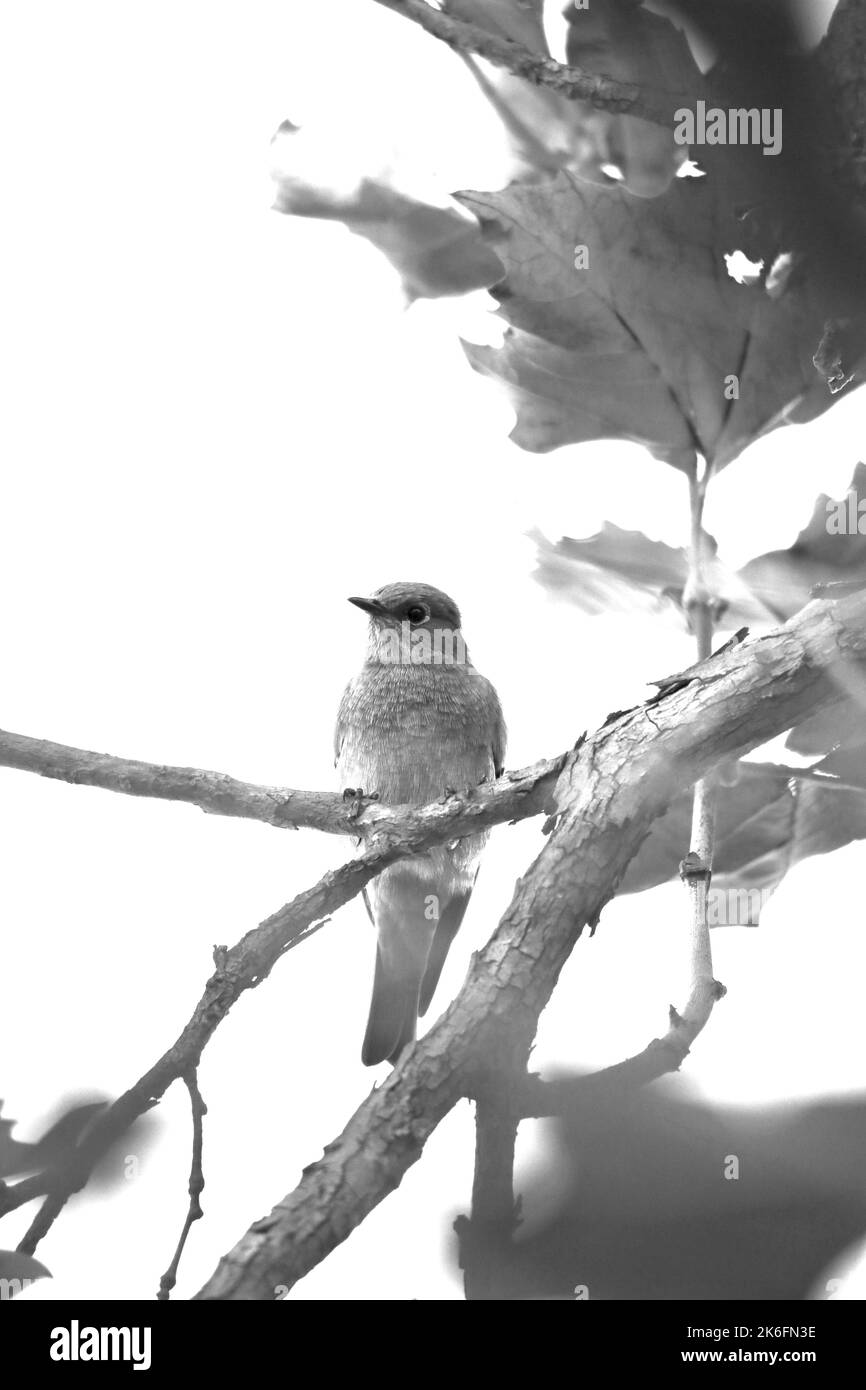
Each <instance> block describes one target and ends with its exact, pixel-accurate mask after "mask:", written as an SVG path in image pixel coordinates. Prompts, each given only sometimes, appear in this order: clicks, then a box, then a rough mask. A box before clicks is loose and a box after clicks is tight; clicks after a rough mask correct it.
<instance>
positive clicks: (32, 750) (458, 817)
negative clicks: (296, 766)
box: [0, 730, 562, 843]
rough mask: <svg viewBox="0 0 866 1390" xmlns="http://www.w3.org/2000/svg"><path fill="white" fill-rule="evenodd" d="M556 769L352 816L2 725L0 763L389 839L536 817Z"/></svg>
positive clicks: (550, 764) (284, 824)
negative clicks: (425, 803)
mask: <svg viewBox="0 0 866 1390" xmlns="http://www.w3.org/2000/svg"><path fill="white" fill-rule="evenodd" d="M561 766H562V758H561V757H560V758H547V759H542V760H541V761H540V762H538V763H535V764H534V765H533V766H532V767H528V768H524V769H522V770H521V771H518V772H507V773H505V774H504V775H503V776H502V777H500V778H499V779H498V780H497V781H496V782H490V783H484V784H482V785H481V786H479V787H477V788H475V787H473V788H469V789H467V790H466V792H465V794H463V795H455V796H452V797H448V798H447V799H445V800H443V801H438V802H434V803H433V804H432V805H430V806H420V807H419V806H381V805H379V804H378V803H376V802H370V803H365V804H364V809H363V810H362V811H361V814H360V815H356V814H355V813H354V809H353V806H352V805H350V804H349V803H347V802H346V800H345V799H344V797H343V796H341V794H340V793H339V792H318V791H295V790H293V789H292V788H290V787H266V786H257V785H256V784H255V783H254V782H240V781H238V780H237V778H235V777H229V776H227V775H226V774H225V773H223V772H208V771H205V770H203V769H201V768H195V767H168V766H164V765H161V764H159V763H143V762H138V761H136V760H133V759H129V758H116V757H113V756H112V755H111V754H109V753H92V752H90V751H88V750H87V749H84V748H71V747H68V746H67V745H66V744H63V743H50V742H48V740H47V739H39V738H28V737H27V736H26V735H24V734H12V733H7V732H5V731H4V730H0V767H11V768H15V769H17V770H18V771H21V772H35V773H37V774H38V775H39V776H40V777H50V778H53V779H54V780H55V781H60V782H71V783H73V785H75V786H80V787H101V788H102V789H103V790H104V791H113V792H123V793H124V794H125V795H127V796H145V797H153V798H155V799H157V800H159V801H183V802H187V803H188V804H190V805H193V806H198V807H199V809H200V810H202V811H206V812H207V813H208V814H210V815H215V816H237V817H240V818H242V819H245V820H258V821H263V822H264V823H265V824H266V825H273V826H277V827H278V828H280V829H282V830H285V829H292V830H297V829H301V828H304V829H309V830H322V831H325V832H326V833H327V834H329V835H355V836H364V837H365V838H369V837H370V836H371V835H374V834H381V833H384V832H385V831H387V832H388V833H389V835H390V836H391V838H392V839H393V838H400V837H402V836H405V835H408V836H410V837H411V836H413V835H415V834H416V833H417V832H418V831H419V830H420V829H422V827H427V828H430V827H433V826H434V825H435V826H437V827H439V826H441V828H442V832H443V833H442V839H443V840H445V839H455V838H459V837H460V835H469V834H476V833H477V832H478V831H479V830H483V829H486V828H487V827H489V826H492V825H499V824H501V823H502V822H503V821H508V820H523V819H524V818H525V817H526V816H537V815H539V814H540V812H541V811H543V810H544V804H545V798H546V797H547V796H549V794H550V790H551V788H552V787H553V785H554V782H555V781H556V777H557V775H558V773H559V771H560V769H561ZM464 826H465V829H464V828H462V827H464ZM446 832H447V833H446ZM439 843H441V841H440V842H439Z"/></svg>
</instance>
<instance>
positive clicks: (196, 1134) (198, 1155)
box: [156, 1067, 207, 1303]
mask: <svg viewBox="0 0 866 1390" xmlns="http://www.w3.org/2000/svg"><path fill="white" fill-rule="evenodd" d="M183 1079H184V1082H185V1084H186V1089H187V1090H188V1091H189V1100H190V1108H191V1110H192V1164H191V1166H190V1170H189V1208H188V1210H187V1213H186V1220H185V1221H184V1223H183V1230H182V1231H181V1233H180V1239H179V1240H178V1242H177V1249H176V1250H175V1252H174V1259H173V1260H172V1262H171V1264H170V1265H169V1267H168V1269H167V1270H166V1271H165V1274H163V1276H162V1278H161V1279H160V1281H159V1292H158V1293H157V1295H156V1297H157V1300H158V1301H159V1302H160V1303H167V1302H168V1299H169V1295H170V1294H171V1291H172V1289H173V1288H174V1286H175V1284H176V1283H177V1271H178V1267H179V1265H180V1260H181V1256H182V1255H183V1248H184V1246H185V1245H186V1238H187V1236H188V1235H189V1233H190V1229H191V1227H192V1223H193V1222H194V1221H200V1220H201V1218H202V1216H203V1215H204V1212H203V1211H202V1209H201V1194H202V1192H203V1191H204V1172H203V1170H202V1161H201V1160H202V1121H203V1120H204V1117H205V1115H206V1114H207V1106H206V1105H205V1103H204V1101H203V1099H202V1094H201V1091H200V1090H199V1088H198V1073H197V1071H196V1068H195V1067H193V1068H191V1069H190V1070H189V1071H185V1072H184V1074H183Z"/></svg>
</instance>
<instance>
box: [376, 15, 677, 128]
mask: <svg viewBox="0 0 866 1390" xmlns="http://www.w3.org/2000/svg"><path fill="white" fill-rule="evenodd" d="M376 3H377V4H379V5H384V6H385V8H386V9H388V10H393V11H394V13H395V14H399V15H402V16H403V18H404V19H409V20H412V21H413V22H414V23H415V24H419V25H420V26H421V28H422V29H426V31H427V33H428V34H432V35H433V37H434V38H437V39H441V41H442V42H443V43H446V44H447V45H448V47H449V48H453V49H455V50H456V51H457V52H458V53H475V54H477V56H478V57H479V58H485V59H486V60H487V62H488V63H493V64H494V66H495V67H499V68H505V69H507V71H508V72H512V73H514V75H515V76H516V77H523V78H525V79H526V81H527V82H531V83H533V84H534V85H535V86H536V87H547V88H548V89H549V90H550V91H552V92H558V93H559V95H560V96H564V97H568V98H569V99H571V100H579V101H588V102H590V104H591V105H593V106H598V107H602V108H603V109H604V110H606V111H615V112H620V113H623V114H625V115H629V116H643V117H644V119H646V120H649V121H654V122H656V124H658V125H666V126H670V125H672V124H673V115H674V112H675V111H676V109H677V108H678V107H680V106H683V105H684V104H687V103H688V102H689V100H693V99H694V94H692V97H691V98H690V97H689V94H688V93H687V92H684V91H671V92H662V91H658V92H649V91H646V90H644V89H643V88H641V87H639V86H638V84H637V83H635V82H619V81H617V80H616V79H615V78H613V77H607V76H605V75H604V74H595V73H590V72H587V71H586V70H585V69H584V68H577V67H568V66H566V64H564V63H557V62H556V61H555V60H554V59H553V58H549V57H546V56H545V55H544V54H539V53H533V52H531V51H530V50H529V49H528V48H524V47H523V45H522V44H519V43H514V42H513V40H511V39H505V38H501V37H500V36H499V35H497V34H491V33H490V32H489V31H488V30H487V29H482V28H480V27H479V26H478V25H477V24H468V23H466V22H465V21H464V20H461V19H452V18H451V16H450V15H447V14H443V12H442V11H441V10H435V9H433V7H432V6H431V5H428V4H426V3H425V0H376Z"/></svg>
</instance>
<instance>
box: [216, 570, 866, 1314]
mask: <svg viewBox="0 0 866 1390" xmlns="http://www.w3.org/2000/svg"><path fill="white" fill-rule="evenodd" d="M864 678H866V595H863V594H859V595H856V596H853V597H851V598H848V599H845V600H842V601H840V602H839V603H838V604H833V603H826V602H821V603H813V604H810V605H809V607H808V608H806V609H804V610H803V611H802V613H800V614H798V615H797V616H796V617H795V618H794V619H792V621H791V622H790V623H789V624H788V625H787V626H786V627H784V628H781V629H779V630H777V631H775V632H771V633H769V634H767V635H766V636H761V637H757V638H754V639H752V640H750V641H747V642H744V643H743V644H742V645H739V646H736V647H734V648H733V649H729V650H723V651H722V652H721V653H719V654H718V655H716V656H715V657H713V658H711V659H710V660H709V661H708V662H706V663H705V664H704V665H703V666H702V667H701V668H700V670H699V672H698V674H697V677H696V678H694V679H692V680H691V681H690V682H689V683H688V684H687V685H686V686H685V687H677V686H673V687H671V689H670V690H669V691H668V693H666V694H663V695H662V696H661V697H660V698H659V699H658V700H657V701H656V702H655V703H654V704H653V706H652V714H651V716H650V711H649V709H648V708H647V707H640V708H638V709H636V710H632V711H629V712H628V713H626V714H624V715H622V716H621V717H620V718H618V719H617V720H615V721H613V722H612V723H611V724H609V725H607V726H605V727H604V728H603V729H601V730H600V731H599V732H598V733H597V734H595V735H594V736H593V737H592V738H591V739H590V740H588V741H586V742H585V743H584V744H583V745H582V746H580V747H579V748H577V749H576V750H575V751H574V752H573V753H572V755H571V756H570V757H569V759H568V760H567V762H566V764H565V767H564V769H563V771H562V774H561V776H560V778H559V780H558V784H557V788H556V791H555V794H554V796H555V801H556V804H557V805H558V807H559V808H560V814H559V816H558V818H557V824H556V827H555V829H554V830H553V832H552V833H551V835H550V837H549V839H548V841H547V843H546V845H545V848H544V849H543V850H542V852H541V854H540V855H539V857H538V858H537V859H536V860H535V862H534V864H533V865H532V866H531V867H530V868H529V870H528V871H527V873H526V874H525V876H524V877H523V878H522V879H520V880H519V882H518V884H517V887H516V890H515V894H514V897H513V899H512V902H511V905H510V906H509V908H508V910H507V911H506V913H505V915H504V917H503V918H502V921H501V922H500V924H499V926H498V928H497V930H496V931H495V932H494V934H493V936H492V938H491V940H490V941H489V943H488V944H487V946H486V947H485V948H484V949H483V950H482V951H481V952H479V953H478V955H476V956H475V957H474V958H473V962H472V965H471V968H470V971H469V975H468V977H467V980H466V983H465V985H464V986H463V989H462V990H461V992H460V994H459V995H458V996H457V998H456V999H455V1000H454V1002H453V1004H452V1005H451V1007H450V1008H449V1009H448V1010H447V1012H446V1013H445V1014H444V1015H443V1016H442V1017H441V1018H440V1019H439V1020H438V1021H437V1022H436V1023H435V1024H434V1025H433V1027H432V1028H431V1030H430V1032H429V1033H428V1034H427V1035H426V1036H425V1037H424V1038H423V1039H422V1040H421V1041H420V1042H419V1043H417V1044H416V1045H415V1046H414V1047H413V1048H411V1049H408V1050H407V1052H406V1053H405V1054H404V1056H403V1059H402V1060H401V1061H400V1063H399V1064H398V1066H397V1067H396V1068H395V1070H394V1071H393V1072H392V1073H391V1075H390V1076H389V1077H388V1079H387V1080H386V1081H385V1083H384V1084H383V1085H382V1086H381V1087H379V1088H378V1089H377V1090H374V1091H373V1093H372V1094H371V1095H370V1096H369V1097H368V1099H367V1100H366V1101H365V1102H364V1103H363V1105H361V1107H360V1108H359V1109H358V1110H357V1111H356V1113H355V1114H354V1115H353V1116H352V1118H351V1119H350V1121H349V1123H348V1125H347V1126H346V1128H345V1130H344V1131H343V1133H342V1134H341V1135H340V1137H339V1138H338V1139H337V1140H336V1141H335V1142H334V1143H332V1144H330V1145H329V1146H328V1148H327V1149H326V1150H325V1153H324V1155H323V1157H322V1158H321V1159H319V1160H318V1161H317V1162H316V1163H314V1164H313V1165H312V1166H311V1167H309V1168H307V1169H306V1170H305V1172H304V1175H303V1177H302V1179H301V1182H300V1184H299V1185H298V1187H297V1188H296V1189H295V1190H294V1191H293V1192H291V1193H289V1194H288V1195H287V1196H286V1197H284V1198H283V1200H282V1201H281V1202H279V1203H278V1204H277V1205H276V1206H275V1207H274V1209H273V1210H272V1211H271V1213H270V1214H269V1215H268V1216H267V1217H265V1218H264V1219H263V1220H261V1221H257V1222H256V1223H254V1225H253V1226H251V1227H250V1229H249V1230H248V1231H247V1232H246V1234H245V1235H244V1236H242V1237H241V1239H240V1240H239V1241H238V1243H237V1245H236V1246H235V1247H234V1248H233V1249H232V1250H231V1251H229V1253H228V1254H227V1255H226V1256H224V1257H223V1259H222V1260H221V1261H220V1263H219V1266H218V1268H217V1269H216V1270H215V1272H214V1273H213V1275H212V1276H211V1278H210V1279H209V1280H208V1281H207V1283H206V1284H205V1285H204V1287H203V1288H202V1289H201V1291H200V1292H199V1294H198V1295H197V1297H198V1298H204V1299H210V1298H216V1299H271V1298H273V1297H274V1295H275V1290H277V1289H278V1288H280V1287H285V1288H288V1287H289V1286H291V1285H292V1284H293V1283H295V1282H296V1281H297V1280H298V1279H300V1278H302V1277H303V1275H304V1274H306V1273H307V1272H308V1271H309V1270H310V1269H312V1268H313V1267H314V1266H315V1265H316V1264H317V1263H318V1262H319V1261H320V1260H322V1259H323V1258H324V1257H325V1255H327V1254H328V1252H329V1251H330V1250H332V1249H333V1248H334V1246H336V1245H337V1244H339V1243H340V1242H341V1241H342V1240H344V1239H345V1238H346V1236H347V1235H348V1234H349V1233H350V1232H351V1231H352V1230H353V1229H354V1227H355V1226H357V1225H358V1224H359V1223H360V1222H361V1221H362V1220H363V1219H364V1217H365V1216H366V1215H367V1214H368V1212H370V1211H371V1210H372V1209H373V1208H374V1207H375V1206H376V1205H377V1204H378V1203H379V1202H380V1201H382V1199H383V1198H384V1197H385V1196H386V1195H387V1194H388V1193H389V1192H391V1191H392V1190H393V1189H394V1188H395V1187H396V1186H397V1185H398V1184H399V1182H400V1181H401V1179H402V1177H403V1174H404V1173H405V1172H406V1170H407V1168H408V1167H409V1166H410V1165H411V1164H412V1163H414V1162H415V1161H416V1160H417V1159H418V1158H419V1157H420V1154H421V1152H422V1151H423V1148H424V1144H425V1143H426V1141H427V1139H428V1138H429V1136H430V1135H431V1134H432V1133H433V1131H434V1130H435V1128H436V1126H437V1125H438V1124H439V1122H440V1121H441V1120H442V1119H443V1118H444V1116H445V1115H446V1114H447V1113H448V1111H449V1110H450V1109H451V1108H452V1106H453V1105H454V1104H455V1103H456V1102H457V1100H459V1099H460V1098H461V1097H462V1096H466V1095H474V1094H476V1092H477V1090H478V1078H479V1076H482V1077H483V1074H484V1072H485V1070H488V1071H489V1070H490V1069H491V1067H493V1069H494V1070H495V1059H496V1058H497V1057H499V1056H501V1054H502V1050H503V1049H507V1051H508V1053H509V1054H510V1053H511V1052H512V1051H514V1052H517V1053H519V1051H520V1050H521V1049H522V1048H528V1047H529V1045H530V1042H531V1039H532V1037H533V1036H534V1034H535V1030H536V1027H537V1022H538V1017H539V1014H540V1013H541V1010H542V1009H543V1007H544V1005H545V1004H546V1003H547V1000H548V999H549V997H550V994H551V992H552V990H553V988H554V986H555V984H556V981H557V978H558V976H559V972H560V970H561V969H562V966H563V964H564V962H565V961H566V959H567V958H568V955H569V954H570V952H571V950H572V948H573V946H574V944H575V942H576V941H577V939H578V937H579V936H580V934H581V932H582V930H583V928H584V927H585V926H586V925H587V924H593V925H594V924H595V923H596V922H597V920H598V917H599V914H600V913H601V910H602V908H603V907H604V905H605V903H606V902H608V901H609V899H610V898H611V897H612V896H613V894H614V893H615V891H616V888H617V885H618V884H619V882H620V880H621V878H622V876H623V874H624V872H625V870H626V868H627V866H628V864H629V862H630V861H631V859H632V858H633V857H634V855H635V853H636V852H637V850H638V848H639V847H640V844H641V842H642V841H643V839H644V838H645V836H646V834H647V832H648V830H649V828H650V826H651V824H652V822H653V820H654V819H655V818H656V817H657V816H658V815H659V814H661V812H662V811H663V810H664V809H665V807H666V805H667V804H668V802H669V801H670V799H671V798H672V797H673V796H674V795H675V794H676V793H677V792H678V791H680V790H682V788H683V787H684V786H688V785H692V784H693V783H694V782H695V781H697V780H698V779H699V778H700V777H702V776H704V775H705V774H706V773H707V772H709V771H710V770H711V769H712V768H713V767H714V766H716V765H717V764H718V763H719V762H721V761H722V760H723V759H729V758H735V757H739V756H741V755H742V754H743V753H745V752H748V751H749V750H750V749H752V748H754V747H755V746H757V745H758V744H760V743H762V742H765V741H766V740H767V739H769V738H772V737H773V736H775V735H776V734H778V733H781V732H782V731H783V730H785V729H786V728H789V727H790V726H791V725H792V724H795V723H797V722H799V721H800V720H801V719H803V718H804V717H805V716H806V715H808V714H811V713H813V712H814V711H816V710H818V709H820V708H823V707H825V706H826V705H829V704H831V703H833V702H834V701H835V700H837V699H838V698H839V695H840V693H841V692H842V691H844V690H845V689H846V688H850V687H851V686H853V685H856V684H857V683H862V682H863V680H864Z"/></svg>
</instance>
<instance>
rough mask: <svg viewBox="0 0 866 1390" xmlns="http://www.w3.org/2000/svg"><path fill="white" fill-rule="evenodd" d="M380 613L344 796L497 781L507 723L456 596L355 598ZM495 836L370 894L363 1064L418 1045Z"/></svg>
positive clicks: (436, 852) (342, 749) (392, 1058)
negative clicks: (472, 652)
mask: <svg viewBox="0 0 866 1390" xmlns="http://www.w3.org/2000/svg"><path fill="white" fill-rule="evenodd" d="M349 602H350V603H354V604H355V605H356V607H358V608H360V609H362V610H363V612H365V613H367V614H368V615H369V619H370V626H369V639H368V644H367V656H366V660H365V662H364V665H363V666H362V668H361V670H360V672H359V674H358V675H357V676H356V677H355V678H354V680H352V681H350V682H349V684H348V686H347V687H346V691H345V694H344V695H343V699H342V702H341V704H340V712H339V715H338V717H337V728H336V734H335V739H334V752H335V758H336V766H337V768H338V771H339V777H340V785H341V787H342V789H343V791H344V793H345V794H347V795H348V794H350V791H349V789H351V794H352V795H355V796H358V797H360V796H362V795H367V796H370V795H373V794H375V795H377V796H378V797H379V799H380V800H381V801H383V802H386V803H390V804H392V805H399V804H401V803H414V804H415V805H424V804H425V803H426V802H428V801H435V800H436V799H437V797H440V796H443V795H445V794H446V793H448V792H453V791H465V790H467V788H470V787H475V786H477V785H478V783H480V782H485V781H489V780H492V779H493V778H494V777H498V776H499V774H500V772H501V771H502V766H503V758H504V756H505V724H504V722H503V719H502V710H501V708H500V705H499V699H498V697H497V694H496V691H495V690H494V689H493V686H492V685H491V684H490V682H489V681H488V680H485V678H484V677H483V676H480V675H479V674H478V672H477V671H476V670H475V667H474V666H473V665H472V662H471V661H470V660H469V653H468V651H467V650H466V644H465V642H464V640H463V634H462V633H461V631H460V612H459V610H458V608H457V605H456V603H454V601H453V599H450V598H449V597H448V595H447V594H443V593H442V591H441V590H440V589H434V588H433V587H432V585H430V584H408V583H399V584H387V585H386V586H385V587H384V588H383V589H379V590H377V591H376V593H375V594H373V595H372V597H371V598H350V599H349ZM486 839H487V832H486V831H485V832H483V833H481V834H478V835H471V836H469V837H467V838H465V839H462V840H457V841H455V842H454V843H453V844H451V845H443V846H441V847H437V848H435V849H432V850H429V851H428V852H427V853H426V854H423V855H416V856H414V857H413V858H411V859H405V860H403V861H401V862H400V863H399V864H394V865H392V866H391V867H390V868H388V869H385V870H384V871H383V872H382V873H381V874H379V876H378V877H377V878H375V879H373V880H372V882H371V883H370V884H369V886H368V887H367V889H366V890H365V892H364V901H365V902H366V905H367V911H368V912H369V914H370V918H371V920H372V922H373V925H374V926H375V928H376V930H377V933H378V942H377V948H376V972H375V976H374V980H373V998H372V1001H371V1003H370V1016H369V1019H368V1021H367V1032H366V1035H365V1037H364V1046H363V1049H362V1053H361V1056H362V1059H363V1061H364V1063H365V1064H366V1065H367V1066H375V1064H376V1063H377V1062H382V1061H385V1059H386V1058H387V1060H388V1061H389V1062H391V1063H395V1062H396V1060H397V1058H398V1056H399V1055H400V1053H401V1052H402V1050H403V1048H404V1047H405V1046H406V1045H407V1043H411V1042H413V1041H414V1039H415V1028H416V1024H417V1020H418V1016H419V1015H423V1014H424V1013H425V1012H426V1010H427V1008H428V1006H429V1004H430V1000H431V999H432V997H433V991H434V990H435V988H436V984H437V982H438V980H439V976H440V974H441V972H442V967H443V965H444V964H445V957H446V955H447V954H448V948H449V946H450V945H451V942H452V941H453V940H454V937H455V935H456V933H457V930H458V928H459V926H460V923H461V922H462V921H463V915H464V913H465V911H466V906H467V904H468V902H469V897H470V894H471V893H472V889H473V887H474V884H475V879H476V876H477V874H478V860H479V857H480V855H481V851H482V849H483V848H484V843H485V841H486Z"/></svg>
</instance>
